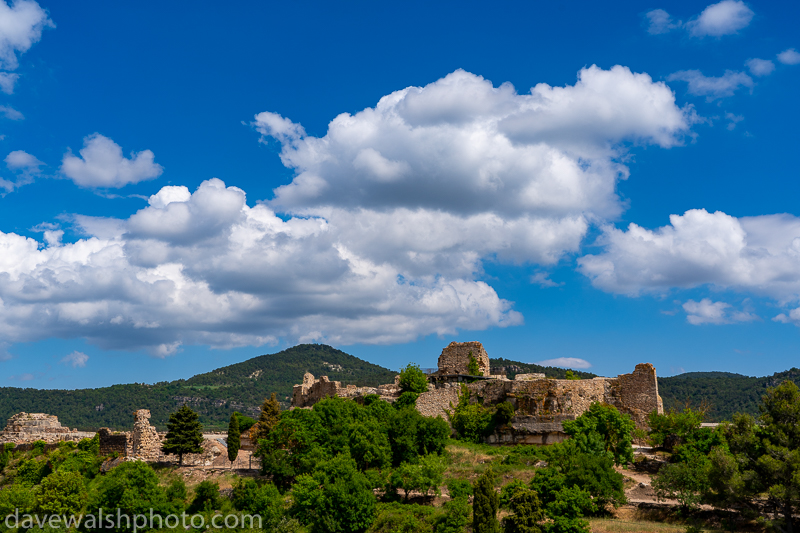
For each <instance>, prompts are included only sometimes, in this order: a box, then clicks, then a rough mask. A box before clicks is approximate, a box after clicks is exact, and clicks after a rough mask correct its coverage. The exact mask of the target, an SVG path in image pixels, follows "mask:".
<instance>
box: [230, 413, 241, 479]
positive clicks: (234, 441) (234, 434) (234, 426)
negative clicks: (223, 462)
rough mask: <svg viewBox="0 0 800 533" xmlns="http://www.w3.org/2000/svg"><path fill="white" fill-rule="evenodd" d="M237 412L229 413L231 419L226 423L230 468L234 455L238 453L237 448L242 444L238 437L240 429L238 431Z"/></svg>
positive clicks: (234, 458)
mask: <svg viewBox="0 0 800 533" xmlns="http://www.w3.org/2000/svg"><path fill="white" fill-rule="evenodd" d="M236 415H238V413H233V414H232V415H231V421H230V423H229V424H228V460H229V461H230V462H231V468H232V467H233V462H234V461H235V460H236V457H237V456H238V455H239V448H241V446H242V441H241V439H240V436H241V434H242V433H241V431H239V417H238V416H236Z"/></svg>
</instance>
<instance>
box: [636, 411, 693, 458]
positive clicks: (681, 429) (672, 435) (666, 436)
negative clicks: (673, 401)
mask: <svg viewBox="0 0 800 533" xmlns="http://www.w3.org/2000/svg"><path fill="white" fill-rule="evenodd" d="M704 418H705V411H703V410H695V409H692V408H691V407H690V406H688V405H687V406H686V407H684V409H683V411H677V410H675V409H670V410H669V411H668V412H667V413H664V414H663V415H660V414H658V413H657V412H656V411H653V412H652V413H650V414H649V415H648V417H647V423H648V425H649V426H650V431H649V432H648V436H649V439H650V443H651V444H653V445H654V446H663V447H664V448H666V449H667V451H670V452H671V451H673V449H674V448H675V447H676V446H678V445H680V444H682V443H684V442H686V440H687V439H690V438H691V435H692V434H693V433H695V432H696V431H697V430H698V429H700V425H701V424H702V422H703V420H704Z"/></svg>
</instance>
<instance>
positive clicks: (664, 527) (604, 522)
mask: <svg viewBox="0 0 800 533" xmlns="http://www.w3.org/2000/svg"><path fill="white" fill-rule="evenodd" d="M589 524H590V525H591V528H592V533H623V532H626V533H627V532H630V533H685V531H686V527H685V526H677V525H675V524H660V523H658V522H644V521H630V522H629V521H623V520H614V519H608V518H594V519H592V520H589Z"/></svg>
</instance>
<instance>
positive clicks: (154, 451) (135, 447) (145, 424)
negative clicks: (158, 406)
mask: <svg viewBox="0 0 800 533" xmlns="http://www.w3.org/2000/svg"><path fill="white" fill-rule="evenodd" d="M133 416H134V421H133V433H132V434H131V441H132V442H131V444H132V446H131V448H132V449H131V452H132V453H131V455H133V456H134V457H144V458H153V457H158V456H159V455H161V438H160V437H159V436H158V432H157V431H156V428H154V427H153V426H151V425H150V410H149V409H139V410H137V411H134V412H133Z"/></svg>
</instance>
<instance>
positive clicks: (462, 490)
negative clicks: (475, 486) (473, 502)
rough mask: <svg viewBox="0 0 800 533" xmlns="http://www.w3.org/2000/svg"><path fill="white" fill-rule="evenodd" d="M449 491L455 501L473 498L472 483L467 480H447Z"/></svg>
mask: <svg viewBox="0 0 800 533" xmlns="http://www.w3.org/2000/svg"><path fill="white" fill-rule="evenodd" d="M447 491H448V492H449V493H450V497H451V498H452V499H454V500H456V499H458V498H464V499H465V500H467V499H469V497H470V496H472V483H470V482H469V481H467V480H466V479H449V480H447Z"/></svg>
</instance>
